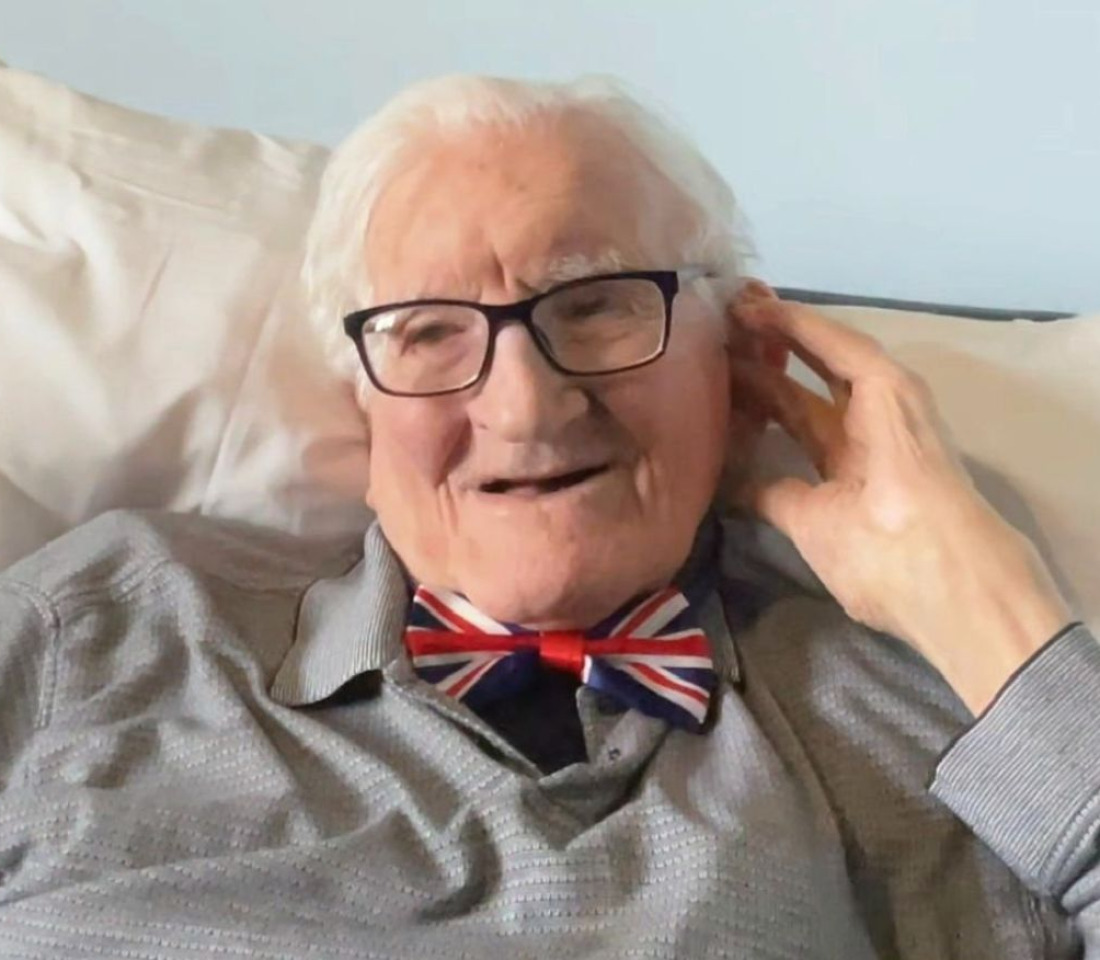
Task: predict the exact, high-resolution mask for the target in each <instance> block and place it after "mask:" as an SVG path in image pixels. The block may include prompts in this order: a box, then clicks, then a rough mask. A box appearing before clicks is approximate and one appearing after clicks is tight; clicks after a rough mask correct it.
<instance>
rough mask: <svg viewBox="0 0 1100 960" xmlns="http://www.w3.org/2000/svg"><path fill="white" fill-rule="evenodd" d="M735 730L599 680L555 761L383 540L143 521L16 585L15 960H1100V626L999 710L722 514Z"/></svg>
mask: <svg viewBox="0 0 1100 960" xmlns="http://www.w3.org/2000/svg"><path fill="white" fill-rule="evenodd" d="M724 544H725V546H724V551H723V554H722V560H721V564H720V566H721V577H720V580H719V586H718V589H716V590H714V591H713V592H712V593H711V594H709V595H708V597H707V598H706V599H705V600H704V602H703V603H702V604H701V611H702V613H701V620H702V625H703V626H704V629H705V630H706V631H707V633H708V636H710V638H711V641H712V644H713V646H714V648H715V656H716V659H717V661H718V663H719V667H720V669H721V671H722V675H723V678H724V682H723V686H722V689H721V691H720V694H719V702H718V708H717V711H716V715H715V718H714V722H713V725H712V727H711V728H710V729H708V730H707V731H706V732H705V733H704V734H701V735H695V734H691V733H686V732H683V731H678V730H670V729H669V728H668V727H667V726H666V725H665V724H664V723H663V722H662V721H659V720H654V719H651V718H648V717H645V716H642V715H640V714H638V713H635V712H633V711H626V712H618V711H616V710H609V709H608V708H607V705H606V704H603V703H600V702H597V700H596V699H594V696H593V695H592V694H591V691H587V690H585V689H583V688H582V689H581V690H579V691H577V694H576V706H577V713H578V716H579V718H580V723H581V728H582V732H583V737H584V741H585V753H586V755H587V759H586V760H584V761H582V762H576V763H570V764H569V765H567V766H564V767H563V768H562V769H559V770H556V771H554V772H552V773H544V772H542V771H541V770H540V769H539V767H538V766H537V765H536V764H535V763H533V762H532V760H531V758H529V757H527V756H525V755H524V754H523V753H522V752H521V751H520V750H519V749H518V748H517V747H516V746H515V745H514V744H513V742H512V741H511V740H510V739H508V738H506V737H504V736H502V735H501V734H500V732H499V731H498V730H496V729H494V727H493V726H492V725H491V724H490V723H488V722H487V721H486V720H485V719H484V718H482V717H479V716H476V715H475V714H473V713H472V712H471V711H469V710H468V709H467V708H465V707H464V706H463V705H461V704H458V703H456V702H454V701H450V700H448V698H445V697H443V696H442V695H440V694H438V693H436V691H434V689H432V688H431V687H429V686H428V685H427V684H424V683H423V682H422V681H420V680H419V679H418V678H417V677H416V676H415V674H413V672H412V671H411V669H410V667H409V664H408V661H407V659H406V657H405V655H404V653H403V652H402V649H401V641H400V638H401V629H402V624H403V619H404V615H405V608H406V604H407V592H406V588H405V585H404V581H403V579H402V577H401V574H400V570H399V568H398V566H397V564H396V562H395V560H394V558H393V556H392V555H391V554H390V552H389V549H388V547H387V545H386V544H385V541H384V539H383V538H382V536H381V534H380V533H379V532H378V530H377V529H376V528H375V529H372V531H371V532H369V533H368V534H367V536H366V539H365V543H364V553H365V556H364V557H363V558H360V557H357V556H352V555H347V554H341V553H339V552H336V551H333V550H332V549H329V548H327V547H326V545H324V544H311V543H303V542H299V541H296V540H293V539H291V538H288V537H283V536H280V535H273V534H269V533H263V532H260V531H257V530H254V529H250V528H248V527H244V526H241V525H236V524H229V523H225V522H215V521H210V520H205V519H200V518H195V517H179V516H171V515H157V514H140V513H113V514H108V515H106V516H104V517H102V518H100V519H99V520H96V521H93V522H92V523H90V524H88V525H86V526H84V527H83V528H81V529H79V530H77V531H75V532H73V533H71V534H69V535H67V536H65V537H63V538H61V539H60V540H58V541H55V542H54V543H53V544H51V545H50V546H48V547H46V548H45V549H44V550H42V551H40V552H39V553H38V554H36V555H35V556H33V557H31V558H29V559H27V560H25V561H23V562H21V563H19V564H17V565H16V566H14V567H12V568H10V569H9V570H8V571H6V572H5V573H3V574H0V957H4V958H15V957H56V958H64V960H71V958H76V957H126V958H130V960H138V958H172V960H181V958H199V957H204V958H205V957H211V956H224V957H231V958H235V957H242V958H243V957H268V958H276V957H278V958H284V957H295V958H296V957H311V958H359V957H362V958H368V957H378V958H382V957H419V958H434V957H448V958H451V957H477V958H483V957H555V958H556V957H571V956H583V957H607V958H610V957H617V958H628V957H629V958H658V957H737V958H757V957H759V958H765V957H766V958H785V957H792V958H793V957H805V958H810V957H814V958H816V957H820V958H845V960H858V958H864V957H902V958H907V960H932V958H935V960H942V958H949V957H958V958H966V960H980V958H998V960H1006V958H1009V960H1010V958H1024V957H1030V958H1038V957H1044V958H1045V957H1070V956H1079V955H1081V951H1082V950H1084V951H1085V955H1086V956H1088V957H1094V958H1100V902H1098V901H1100V869H1098V867H1097V864H1096V860H1097V856H1098V853H1097V851H1098V842H1097V828H1098V826H1100V789H1098V787H1100V738H1098V737H1096V736H1095V735H1094V729H1093V717H1094V715H1095V713H1096V711H1097V709H1098V705H1100V647H1098V646H1097V644H1096V642H1095V640H1094V638H1093V637H1092V636H1091V635H1090V634H1089V632H1088V631H1087V630H1086V629H1085V628H1084V627H1083V626H1080V625H1077V626H1074V627H1072V628H1070V629H1068V630H1066V631H1064V632H1063V633H1062V634H1061V635H1060V636H1059V637H1057V638H1055V639H1054V640H1053V641H1052V642H1051V643H1050V644H1048V645H1047V646H1046V647H1045V648H1044V650H1043V651H1042V652H1041V653H1040V654H1039V655H1038V656H1036V657H1035V658H1033V660H1032V661H1031V662H1030V663H1029V664H1028V665H1027V667H1026V668H1025V669H1024V670H1022V671H1021V672H1020V673H1019V674H1018V675H1017V676H1016V677H1015V678H1014V679H1013V681H1012V682H1011V683H1010V684H1009V686H1008V687H1007V688H1006V690H1005V691H1003V692H1002V694H1001V696H1000V697H999V698H998V699H997V701H996V702H995V704H994V705H993V706H992V708H991V709H990V710H988V711H987V712H986V714H985V715H984V716H983V717H982V718H981V719H980V720H979V721H978V722H976V723H975V722H974V721H973V718H971V717H970V716H969V714H968V713H967V711H966V709H965V707H964V706H963V705H962V704H961V702H960V701H959V700H958V699H957V697H956V696H955V695H954V694H953V693H952V691H951V690H950V689H949V688H948V687H947V686H946V684H945V683H944V682H943V681H942V679H941V678H940V677H939V676H938V675H937V674H936V673H935V672H934V671H933V670H932V669H931V668H930V667H929V666H928V665H927V664H926V663H925V662H924V661H923V660H922V659H921V658H920V657H919V656H918V655H916V654H915V653H913V652H912V651H911V650H910V649H909V648H908V647H906V646H905V645H904V644H902V643H900V642H899V641H897V640H896V639H894V638H892V637H889V636H885V635H882V634H877V633H874V632H872V631H869V630H867V629H865V628H863V627H861V626H860V625H858V624H856V623H854V622H852V621H851V620H850V619H848V618H847V617H846V616H845V615H844V613H843V611H842V610H841V609H840V608H839V606H838V605H837V604H836V603H835V602H834V601H833V600H832V599H831V598H829V597H828V596H827V595H825V594H824V592H823V591H822V590H821V589H820V585H819V584H817V583H816V581H815V580H814V579H813V577H812V575H810V574H809V573H808V571H807V570H806V569H805V567H804V565H802V564H801V562H800V560H799V559H798V557H797V554H795V553H794V552H793V551H792V550H791V548H790V544H789V543H787V542H786V541H785V540H784V539H783V538H781V537H779V536H778V535H777V534H776V533H775V532H774V531H773V530H771V529H770V528H768V527H765V526H763V525H760V524H756V523H753V522H751V521H748V520H745V519H743V520H736V521H731V522H729V523H728V524H726V527H725V531H724Z"/></svg>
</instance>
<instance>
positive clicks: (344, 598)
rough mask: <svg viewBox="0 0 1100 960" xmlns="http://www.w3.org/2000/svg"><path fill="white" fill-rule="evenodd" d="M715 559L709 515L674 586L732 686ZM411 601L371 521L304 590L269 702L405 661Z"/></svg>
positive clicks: (717, 542)
mask: <svg viewBox="0 0 1100 960" xmlns="http://www.w3.org/2000/svg"><path fill="white" fill-rule="evenodd" d="M721 554H722V526H721V524H720V523H719V522H718V520H717V518H716V517H714V516H713V515H708V516H707V518H706V519H705V520H704V522H703V523H702V524H701V525H700V528H699V532H698V534H697V535H696V538H695V544H694V546H693V548H692V551H691V555H690V556H689V557H688V560H687V562H686V563H685V564H684V566H683V567H682V568H681V570H680V573H679V574H678V575H677V576H676V578H675V582H676V584H677V585H678V586H679V587H680V589H681V590H683V591H684V594H685V595H686V596H687V598H688V600H689V601H690V602H692V604H697V605H699V607H700V612H701V613H702V611H703V610H704V609H706V610H707V611H708V615H706V616H702V617H701V622H700V626H701V627H702V628H703V629H704V631H706V632H707V634H708V636H709V637H710V639H711V645H712V656H713V657H714V661H715V667H716V669H718V670H719V671H720V672H721V673H723V674H725V675H726V676H728V677H729V678H730V679H732V680H734V681H735V682H736V681H737V680H738V679H739V677H740V671H739V668H738V661H737V654H736V649H735V647H734V642H733V630H730V629H728V625H727V623H726V622H725V621H726V618H725V617H720V618H719V619H720V620H721V621H722V622H721V623H719V622H718V621H717V620H716V619H715V616H714V614H713V611H714V610H715V608H716V607H717V608H718V609H719V610H720V608H721V604H719V603H717V599H718V596H717V588H718V587H719V580H720V579H721V573H720V563H721ZM722 595H723V596H725V595H726V591H724V590H723V591H722ZM409 597H410V591H409V584H408V582H407V580H406V579H405V575H404V571H403V570H402V568H401V565H400V563H399V562H398V560H397V557H396V555H395V554H394V552H393V550H392V549H391V548H390V545H389V544H388V543H387V541H386V538H385V536H384V535H383V533H382V528H381V526H380V525H379V524H378V522H377V521H376V522H375V523H373V524H372V525H371V527H370V528H369V529H368V530H367V533H366V536H365V537H364V541H363V559H362V560H361V561H360V562H359V563H358V564H356V565H355V566H354V567H353V568H352V569H351V570H350V571H348V573H346V574H344V576H342V577H338V578H335V579H329V580H318V581H317V582H316V583H314V584H312V585H311V586H310V587H309V588H308V589H307V590H306V592H305V595H304V597H303V599H302V604H301V608H300V610H299V614H298V624H297V629H296V631H295V638H294V643H293V644H292V646H291V648H290V650H289V651H288V653H287V655H286V658H285V659H284V660H283V663H282V665H281V666H280V667H279V671H278V673H277V674H276V675H275V680H274V683H273V684H272V686H271V697H272V699H274V700H275V701H277V702H278V703H282V704H284V705H286V706H292V707H298V706H305V705H307V704H312V703H317V702H318V701H321V700H324V699H326V698H327V697H330V696H331V695H332V694H334V693H336V691H337V690H339V689H340V688H341V687H342V686H343V685H344V684H345V683H347V682H348V681H349V680H351V679H353V678H354V677H357V676H359V675H360V674H362V673H366V672H368V671H373V670H381V669H382V668H384V667H386V666H387V665H388V664H390V663H391V662H392V661H394V660H395V659H396V658H398V657H400V656H403V654H404V644H403V637H404V632H405V622H406V618H407V615H408V605H409ZM711 601H714V602H711ZM727 606H728V604H727ZM707 621H709V622H707ZM716 634H717V635H716Z"/></svg>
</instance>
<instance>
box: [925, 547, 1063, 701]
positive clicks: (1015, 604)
mask: <svg viewBox="0 0 1100 960" xmlns="http://www.w3.org/2000/svg"><path fill="white" fill-rule="evenodd" d="M998 560H999V563H998V567H999V573H998V575H996V576H993V577H991V578H990V579H987V580H981V579H971V578H965V579H964V585H965V586H966V587H967V588H968V589H967V590H966V591H965V592H964V595H962V596H959V597H958V598H957V599H956V600H955V602H953V603H951V604H950V605H949V606H948V607H947V609H948V611H949V612H948V615H947V617H946V619H945V620H944V621H943V623H942V625H941V626H940V627H939V628H938V630H937V633H938V636H937V637H936V638H935V640H934V642H933V641H932V638H928V642H927V643H925V644H922V645H921V646H920V649H922V650H923V651H925V653H926V656H928V658H929V660H930V661H931V662H932V664H933V666H935V667H936V669H937V670H939V671H940V673H941V674H942V675H943V677H944V679H945V680H947V682H948V683H949V684H950V685H951V686H952V688H953V689H954V690H955V692H956V693H957V694H958V695H959V697H960V698H961V699H962V700H963V702H964V703H965V704H966V705H967V707H968V708H969V709H970V711H971V712H972V713H973V714H974V715H975V716H978V715H980V714H981V713H982V712H983V711H984V710H985V709H986V707H987V706H988V705H989V704H990V702H992V700H993V698H994V697H996V695H997V694H998V693H999V692H1000V690H1001V689H1002V688H1003V687H1004V686H1005V684H1007V683H1008V681H1009V680H1010V679H1011V678H1012V677H1013V675H1014V674H1015V673H1016V672H1017V671H1018V670H1019V669H1020V668H1021V667H1022V666H1023V665H1024V664H1025V663H1027V661H1028V660H1029V659H1030V658H1031V657H1033V656H1034V655H1035V653H1036V652H1037V651H1039V650H1040V649H1041V648H1042V647H1043V646H1044V645H1045V644H1046V643H1048V642H1049V641H1050V640H1051V638H1053V637H1054V636H1055V635H1057V633H1058V632H1059V631H1060V630H1062V629H1063V628H1064V627H1065V626H1066V625H1067V624H1069V623H1071V622H1072V621H1073V620H1074V616H1073V612H1072V610H1071V609H1070V606H1069V604H1068V603H1067V602H1066V600H1065V598H1064V597H1063V596H1062V594H1061V593H1060V591H1059V590H1058V588H1057V586H1056V585H1055V583H1054V581H1053V578H1052V577H1051V576H1050V573H1049V571H1048V570H1047V569H1046V567H1045V565H1044V564H1043V563H1042V560H1041V559H1040V558H1039V555H1038V552H1037V551H1036V550H1035V548H1034V546H1033V545H1032V544H1031V543H1030V541H1026V542H1025V544H1024V546H1023V549H1022V550H1021V551H1020V553H1019V555H1017V556H1016V557H1006V556H1005V554H1003V553H1002V554H1000V556H999V557H998ZM966 580H970V582H969V583H967V582H966Z"/></svg>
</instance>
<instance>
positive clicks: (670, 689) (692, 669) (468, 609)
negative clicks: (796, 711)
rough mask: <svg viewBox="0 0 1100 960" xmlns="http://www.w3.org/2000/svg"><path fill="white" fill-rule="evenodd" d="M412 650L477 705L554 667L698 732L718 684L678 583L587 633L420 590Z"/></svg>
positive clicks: (409, 638)
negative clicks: (555, 629) (527, 622)
mask: <svg viewBox="0 0 1100 960" xmlns="http://www.w3.org/2000/svg"><path fill="white" fill-rule="evenodd" d="M405 644H406V646H407V647H408V650H409V655H410V656H411V658H412V663H413V669H414V670H415V671H416V673H417V675H418V676H419V677H420V678H421V679H423V680H426V681H427V682H428V683H431V684H433V685H434V686H435V687H436V689H438V690H439V691H441V692H442V693H446V694H448V695H450V696H452V697H455V698H456V699H458V700H462V701H463V702H465V703H466V704H468V705H469V706H470V707H472V708H474V709H477V708H478V707H480V706H481V705H482V704H486V703H489V702H491V701H493V700H498V699H500V698H502V697H507V696H511V695H513V694H516V693H519V692H521V691H522V690H523V689H525V688H526V687H527V686H528V685H529V684H530V683H531V682H532V681H533V680H534V679H535V676H536V674H537V671H538V670H539V669H540V666H549V667H551V668H554V669H558V670H566V671H568V672H570V673H572V674H574V675H575V676H577V677H579V678H580V680H581V682H582V683H584V684H586V685H587V686H589V687H592V688H593V689H595V690H599V691H602V692H603V693H606V694H608V695H610V696H611V697H613V698H614V699H615V700H617V701H618V702H620V703H622V704H623V705H625V706H628V707H633V708H634V709H636V710H640V711H641V712H642V713H645V714H648V715H649V716H651V717H660V718H661V719H663V720H667V721H668V722H669V723H672V724H674V725H676V726H678V727H683V728H685V729H687V730H691V731H693V732H698V731H699V729H700V727H701V726H702V723H703V721H704V720H705V719H706V715H707V707H708V705H709V703H710V696H711V693H712V691H713V690H714V688H715V686H716V684H717V678H716V676H715V672H714V663H713V661H712V660H711V656H710V644H709V643H708V641H707V637H706V634H704V633H703V631H702V630H700V629H699V628H698V627H697V626H695V624H694V623H693V622H692V618H691V613H690V610H689V609H688V601H687V598H686V597H685V596H684V595H683V594H682V593H680V591H679V590H677V589H676V588H675V587H667V588H666V589H664V590H660V591H658V592H657V593H655V594H653V595H652V596H650V597H647V598H646V599H644V600H642V601H641V602H636V603H632V604H630V605H629V606H628V607H627V608H625V609H623V610H620V611H618V612H617V613H615V614H612V615H611V616H610V617H608V618H607V619H606V620H604V621H603V622H602V623H599V624H597V625H596V626H595V627H593V628H592V629H590V630H587V631H585V632H583V633H581V632H559V633H550V632H543V633H540V632H537V631H534V630H527V629H524V628H523V627H520V626H517V625H515V624H508V623H500V622H499V621H496V620H493V619H492V618H491V617H487V616H486V615H485V614H484V613H482V612H481V611H480V610H478V609H477V608H476V607H474V606H473V604H471V603H470V602H469V601H468V600H466V599H465V598H463V597H461V596H459V595H458V594H457V593H452V592H450V591H448V590H435V589H429V588H427V587H417V590H416V595H415V596H414V597H413V605H412V610H411V612H410V614H409V626H408V627H407V629H406V631H405Z"/></svg>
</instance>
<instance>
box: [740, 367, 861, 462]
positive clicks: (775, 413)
mask: <svg viewBox="0 0 1100 960" xmlns="http://www.w3.org/2000/svg"><path fill="white" fill-rule="evenodd" d="M730 378H731V380H732V382H733V384H734V386H735V387H739V388H740V389H741V390H742V391H743V392H744V395H745V397H746V399H747V400H748V403H749V404H750V405H752V406H755V407H757V408H758V409H759V410H760V411H761V412H763V413H765V414H767V415H768V416H770V417H771V418H772V419H774V420H775V421H776V422H777V423H778V424H779V425H780V426H781V427H782V428H783V429H784V430H786V431H787V433H789V434H790V435H791V436H792V437H793V438H794V439H795V440H796V441H797V442H798V443H799V444H800V445H801V446H802V447H803V449H805V451H806V452H807V454H808V455H809V457H810V459H811V460H812V461H813V464H814V466H815V467H816V468H817V472H818V473H819V474H820V475H821V476H822V478H824V479H829V478H831V477H833V476H835V475H836V465H837V464H838V463H839V461H840V460H841V455H842V453H843V450H844V445H845V432H844V414H843V411H841V410H838V409H837V408H836V407H834V406H833V405H832V404H830V403H829V402H828V401H827V400H824V399H822V398H821V397H819V396H818V395H817V394H816V393H814V392H813V391H812V390H808V389H807V388H806V387H804V386H802V384H800V383H798V382H797V381H795V380H792V379H791V378H790V377H788V376H787V375H786V374H784V373H782V372H781V371H779V370H775V369H772V368H769V367H764V366H761V365H760V364H754V363H751V362H748V361H744V360H736V359H731V360H730Z"/></svg>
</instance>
